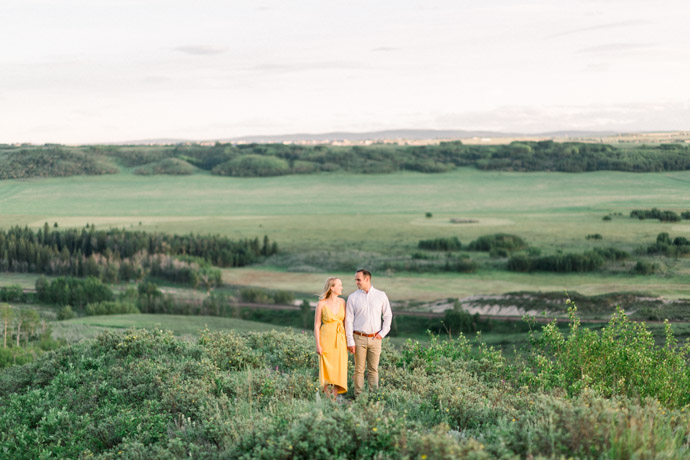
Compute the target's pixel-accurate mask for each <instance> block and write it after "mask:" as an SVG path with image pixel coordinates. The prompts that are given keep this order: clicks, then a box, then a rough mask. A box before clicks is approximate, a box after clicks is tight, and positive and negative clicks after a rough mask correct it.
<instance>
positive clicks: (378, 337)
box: [374, 332, 383, 340]
mask: <svg viewBox="0 0 690 460" xmlns="http://www.w3.org/2000/svg"><path fill="white" fill-rule="evenodd" d="M374 338H375V339H376V340H382V339H383V337H381V336H380V335H379V333H378V332H377V333H376V335H375V336H374Z"/></svg>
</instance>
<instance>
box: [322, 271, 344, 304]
mask: <svg viewBox="0 0 690 460" xmlns="http://www.w3.org/2000/svg"><path fill="white" fill-rule="evenodd" d="M338 279H340V278H336V277H335V276H331V277H330V278H328V279H327V280H326V284H324V286H323V292H321V295H319V300H325V299H327V298H329V297H330V296H331V288H332V287H333V286H334V285H335V281H336V280H338Z"/></svg>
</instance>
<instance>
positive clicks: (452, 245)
mask: <svg viewBox="0 0 690 460" xmlns="http://www.w3.org/2000/svg"><path fill="white" fill-rule="evenodd" d="M461 246H462V244H461V243H460V240H459V239H458V238H457V237H456V236H453V237H450V238H436V239H432V240H420V241H419V244H418V245H417V247H419V249H426V250H429V251H458V250H460V248H461Z"/></svg>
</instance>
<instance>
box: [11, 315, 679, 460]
mask: <svg viewBox="0 0 690 460" xmlns="http://www.w3.org/2000/svg"><path fill="white" fill-rule="evenodd" d="M670 340H671V342H669V345H670V346H671V347H672V348H660V347H657V346H655V345H654V343H653V340H652V341H651V342H650V337H649V336H648V334H646V332H645V330H644V327H643V326H640V325H637V324H634V323H630V322H629V321H627V320H626V318H625V317H624V316H622V315H620V314H619V315H618V316H617V317H614V319H612V321H611V323H609V325H608V326H607V328H606V329H605V330H603V331H602V332H601V333H600V334H599V333H593V332H587V331H581V330H579V329H578V324H577V321H576V320H574V322H573V323H572V325H571V333H570V335H569V336H568V338H567V339H564V338H563V337H562V335H560V333H559V332H558V331H557V330H556V329H554V328H549V326H546V327H545V328H544V329H543V332H542V335H541V339H539V340H537V341H536V342H534V345H533V347H534V348H533V349H532V351H531V352H530V353H529V354H526V355H524V356H523V358H524V360H522V361H516V363H511V362H508V361H506V360H505V359H504V358H503V356H502V354H501V353H500V352H497V351H494V350H492V349H490V348H487V347H485V346H479V347H473V346H472V345H471V344H470V343H469V342H468V341H467V340H466V339H464V338H463V337H459V338H457V339H455V340H449V341H444V342H439V341H435V340H432V341H431V342H430V343H429V344H426V345H421V344H419V343H415V342H410V343H408V344H406V345H405V346H404V347H402V348H401V349H399V350H397V349H393V348H391V347H390V346H388V345H386V346H384V350H383V353H382V360H381V369H380V371H381V380H380V384H381V385H380V388H379V390H378V391H376V392H372V393H366V394H364V395H363V396H362V397H360V398H359V399H357V400H353V399H352V398H351V396H349V394H348V398H347V399H346V400H345V401H344V402H343V403H332V402H330V401H328V400H326V399H324V398H323V397H321V396H320V393H319V391H318V388H317V382H318V380H317V370H316V369H317V367H316V356H315V354H314V352H313V341H312V339H311V337H309V336H308V335H307V334H297V333H293V332H276V331H273V332H263V333H259V332H245V333H239V332H211V331H206V332H203V333H202V334H201V335H200V336H199V338H198V340H196V341H194V342H191V341H188V340H181V339H179V338H176V337H175V336H174V335H173V334H172V333H171V332H164V331H161V330H153V331H146V330H136V331H135V330H130V331H127V332H105V333H103V334H101V335H100V336H99V337H98V338H97V339H96V340H95V341H90V342H82V343H79V344H76V345H72V346H68V347H63V348H61V349H59V350H57V351H55V352H52V353H49V354H46V355H44V356H42V357H41V358H39V359H38V360H36V361H35V362H33V363H31V364H28V365H25V366H21V367H19V366H16V367H13V368H9V369H7V370H4V371H2V372H0V453H2V456H3V457H6V458H17V459H24V458H26V459H33V458H48V457H63V458H103V459H111V458H183V457H184V458H188V457H192V458H246V459H254V458H265V459H274V458H285V459H287V458H323V459H332V458H343V459H344V458H372V457H375V458H396V459H408V458H409V459H413V458H414V459H418V458H420V459H421V458H440V459H454V458H479V459H485V458H486V459H488V458H531V457H535V458H539V457H545V458H553V457H556V458H559V457H561V456H564V457H573V456H574V457H585V458H612V459H627V458H669V459H682V458H687V456H688V455H689V454H690V414H689V413H688V409H689V408H690V396H689V395H690V391H689V390H690V372H688V368H687V358H688V353H690V350H688V349H687V347H686V348H684V349H683V350H677V351H676V349H675V348H673V343H672V337H671V338H670ZM384 343H386V342H384ZM683 364H685V365H683ZM350 369H351V366H350Z"/></svg>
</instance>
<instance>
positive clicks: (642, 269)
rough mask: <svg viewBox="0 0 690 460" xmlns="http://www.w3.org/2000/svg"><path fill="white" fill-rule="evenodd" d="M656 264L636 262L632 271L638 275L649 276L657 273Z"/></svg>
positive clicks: (642, 261)
mask: <svg viewBox="0 0 690 460" xmlns="http://www.w3.org/2000/svg"><path fill="white" fill-rule="evenodd" d="M657 268H658V267H657V264H655V263H651V262H646V261H644V260H638V261H637V263H636V264H635V268H634V269H633V271H634V272H635V273H637V274H638V275H651V274H652V273H654V272H656V271H657Z"/></svg>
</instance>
